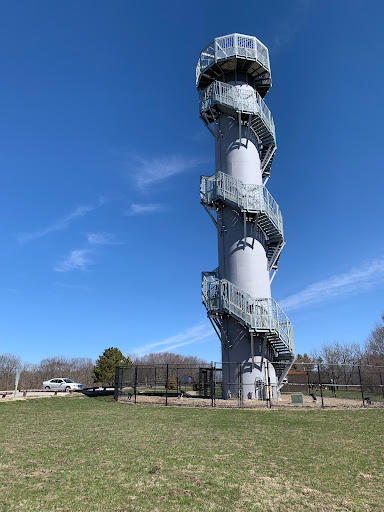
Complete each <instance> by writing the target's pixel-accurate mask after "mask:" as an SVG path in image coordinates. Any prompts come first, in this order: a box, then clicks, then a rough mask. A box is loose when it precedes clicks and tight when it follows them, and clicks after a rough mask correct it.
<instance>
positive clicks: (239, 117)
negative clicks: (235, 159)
mask: <svg viewBox="0 0 384 512" xmlns="http://www.w3.org/2000/svg"><path fill="white" fill-rule="evenodd" d="M238 120H239V149H240V147H241V112H240V111H239V112H238Z"/></svg>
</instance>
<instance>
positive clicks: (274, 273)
mask: <svg viewBox="0 0 384 512" xmlns="http://www.w3.org/2000/svg"><path fill="white" fill-rule="evenodd" d="M276 272H277V270H274V271H273V274H272V276H271V278H270V280H269V284H271V283H272V281H273V278H274V277H275V275H276Z"/></svg>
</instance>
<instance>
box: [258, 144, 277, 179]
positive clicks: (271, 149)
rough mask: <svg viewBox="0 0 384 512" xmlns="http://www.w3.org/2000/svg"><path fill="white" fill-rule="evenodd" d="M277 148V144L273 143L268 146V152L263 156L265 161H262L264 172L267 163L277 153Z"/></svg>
mask: <svg viewBox="0 0 384 512" xmlns="http://www.w3.org/2000/svg"><path fill="white" fill-rule="evenodd" d="M276 149H277V148H276V146H275V144H271V145H270V146H269V147H268V150H267V152H266V154H265V156H264V158H263V161H262V162H261V170H262V172H264V170H265V168H266V167H267V165H268V164H269V162H270V161H271V158H272V157H273V155H274V154H275V151H276Z"/></svg>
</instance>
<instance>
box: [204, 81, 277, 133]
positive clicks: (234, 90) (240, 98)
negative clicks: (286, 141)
mask: <svg viewBox="0 0 384 512" xmlns="http://www.w3.org/2000/svg"><path fill="white" fill-rule="evenodd" d="M216 104H219V105H223V106H225V107H229V108H231V109H234V110H235V111H236V112H243V113H247V114H253V115H258V116H259V117H260V119H261V120H262V121H263V123H264V124H265V126H266V128H267V130H268V131H269V132H270V134H271V135H272V136H273V138H274V139H276V133H275V123H274V122H273V117H272V114H271V112H270V110H269V108H268V107H267V105H266V104H265V102H264V101H263V100H262V99H261V96H260V94H259V93H258V92H257V91H255V90H254V89H252V88H250V87H247V88H243V87H239V86H236V85H231V84H227V83H225V82H219V81H217V80H216V81H214V82H212V83H211V84H210V85H208V87H206V88H205V89H204V90H203V91H200V92H199V109H200V113H205V112H207V111H209V109H210V108H211V107H213V106H214V105H216Z"/></svg>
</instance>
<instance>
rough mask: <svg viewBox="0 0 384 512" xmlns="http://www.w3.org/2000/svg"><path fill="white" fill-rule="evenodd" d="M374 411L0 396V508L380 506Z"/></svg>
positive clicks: (383, 498)
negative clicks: (221, 407) (228, 407)
mask: <svg viewBox="0 0 384 512" xmlns="http://www.w3.org/2000/svg"><path fill="white" fill-rule="evenodd" d="M383 420H384V410H375V409H357V410H342V411H337V410H336V411H335V410H299V409H295V410H273V409H272V410H257V411H252V410H238V409H234V410H225V409H224V410H219V409H209V408H207V409H205V408H191V409H190V408H185V409H183V408H180V407H177V408H172V407H168V408H165V407H144V406H134V405H124V404H117V403H115V402H113V401H111V400H110V399H108V398H105V397H99V398H88V397H85V396H82V395H80V396H68V397H64V398H63V397H61V398H54V397H53V398H41V399H34V400H32V399H31V400H26V401H19V402H9V403H0V432H1V436H0V510H1V512H8V511H9V512H10V511H28V512H33V511H62V512H64V511H68V512H69V511H71V512H72V511H81V512H83V511H85V512H86V511H100V512H112V511H116V512H117V511H119V512H123V511H130V510H136V511H151V512H156V511H157V512H165V511H166V512H172V511H183V512H184V511H186V512H187V511H215V512H216V511H225V512H227V511H228V512H237V511H239V512H240V511H241V512H243V511H273V512H276V511H277V512H279V511H282V512H285V511H287V512H290V511H292V512H298V511H319V512H320V511H321V512H323V511H324V512H326V511H334V510H340V511H369V510H378V511H380V512H382V511H383V510H384V456H383V440H384V429H383Z"/></svg>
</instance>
